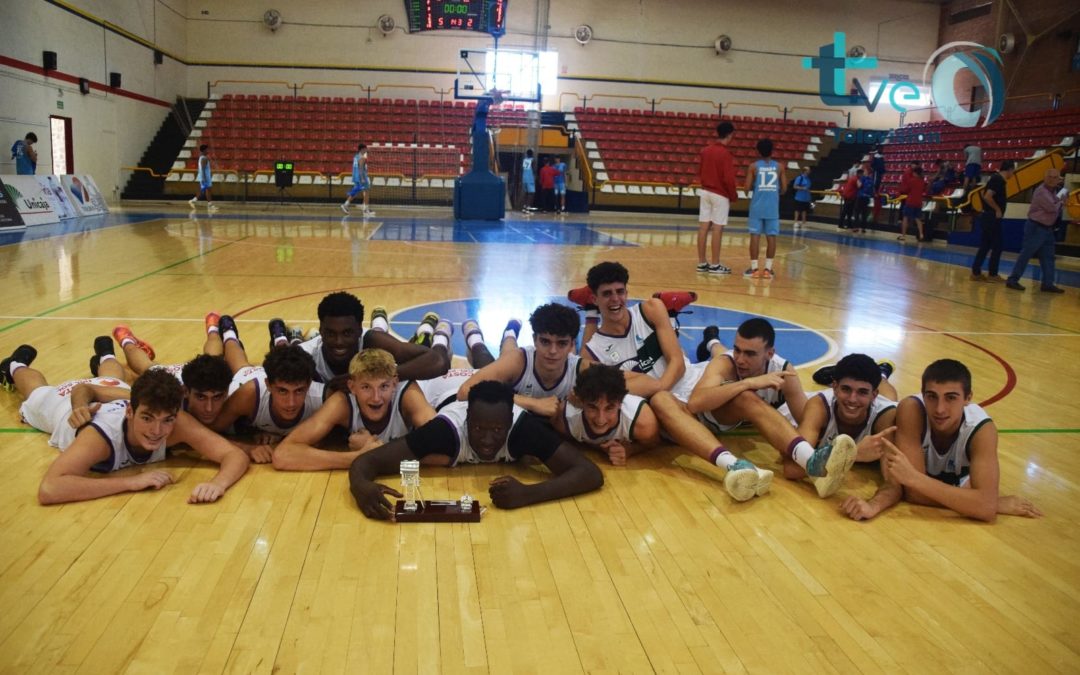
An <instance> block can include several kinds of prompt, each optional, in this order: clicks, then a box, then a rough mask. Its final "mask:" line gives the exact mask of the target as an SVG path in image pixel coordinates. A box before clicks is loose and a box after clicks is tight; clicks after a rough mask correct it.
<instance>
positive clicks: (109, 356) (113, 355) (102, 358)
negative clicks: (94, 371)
mask: <svg viewBox="0 0 1080 675" xmlns="http://www.w3.org/2000/svg"><path fill="white" fill-rule="evenodd" d="M109 359H112V360H113V361H115V360H116V355H115V354H105V355H104V356H102V357H101V358H100V359H98V363H105V362H106V361H108V360H109Z"/></svg>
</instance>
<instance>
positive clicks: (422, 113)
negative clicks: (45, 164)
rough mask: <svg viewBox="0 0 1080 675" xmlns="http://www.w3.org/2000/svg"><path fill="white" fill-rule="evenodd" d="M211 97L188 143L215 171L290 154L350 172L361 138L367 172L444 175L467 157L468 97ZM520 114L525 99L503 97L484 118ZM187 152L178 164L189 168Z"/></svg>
mask: <svg viewBox="0 0 1080 675" xmlns="http://www.w3.org/2000/svg"><path fill="white" fill-rule="evenodd" d="M213 104H214V105H213V106H209V107H208V109H207V110H206V111H204V113H203V119H204V120H205V122H206V123H205V126H202V127H201V128H200V129H199V137H198V138H197V139H193V140H194V141H195V142H194V143H193V145H194V146H196V147H197V146H198V145H199V144H200V143H210V144H211V146H212V147H213V150H212V154H213V157H214V160H215V161H214V167H215V170H235V171H240V172H244V173H253V172H255V171H259V170H264V171H265V170H268V169H270V168H271V167H272V163H273V162H274V161H277V160H281V159H288V160H292V161H293V162H295V163H296V166H297V171H317V172H319V173H323V174H330V175H336V174H348V173H349V171H350V170H351V169H350V167H351V165H352V158H353V155H354V154H355V152H356V145H357V143H359V142H363V143H365V144H366V145H367V146H368V161H369V165H370V166H371V173H372V174H373V175H379V174H401V175H403V176H405V177H407V178H422V177H425V176H429V177H431V176H443V177H446V176H447V175H448V169H447V167H451V171H449V174H450V175H456V174H458V173H460V172H461V171H462V170H464V168H465V167H466V166H467V165H468V163H469V161H470V157H469V147H470V141H469V129H470V127H471V126H472V121H473V114H474V112H475V107H476V103H475V102H474V101H468V102H466V101H429V100H413V99H387V98H382V99H374V98H373V99H368V98H360V99H356V98H345V97H326V96H324V97H321V98H320V97H306V96H297V97H291V96H290V97H284V96H280V95H267V94H261V95H259V94H250V95H245V94H239V95H231V94H225V95H224V96H223V97H221V98H219V99H215V100H214V101H213ZM525 116H526V112H525V109H524V106H522V105H520V104H517V105H510V104H504V105H503V106H500V107H499V108H496V109H494V110H492V111H491V112H490V113H489V115H488V123H489V125H492V126H500V125H501V126H514V125H518V126H521V125H524V124H525ZM414 149H415V150H416V151H415V152H414ZM191 155H192V156H191V157H189V158H186V160H185V161H184V164H185V168H187V169H190V170H194V169H195V168H196V163H197V152H196V153H191Z"/></svg>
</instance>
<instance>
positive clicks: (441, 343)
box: [431, 333, 450, 349]
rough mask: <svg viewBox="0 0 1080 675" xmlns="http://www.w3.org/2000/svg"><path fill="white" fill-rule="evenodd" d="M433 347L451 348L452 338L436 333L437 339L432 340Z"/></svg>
mask: <svg viewBox="0 0 1080 675" xmlns="http://www.w3.org/2000/svg"><path fill="white" fill-rule="evenodd" d="M431 346H432V347H446V348H447V349H449V348H450V336H449V335H447V334H446V333H435V337H433V338H431Z"/></svg>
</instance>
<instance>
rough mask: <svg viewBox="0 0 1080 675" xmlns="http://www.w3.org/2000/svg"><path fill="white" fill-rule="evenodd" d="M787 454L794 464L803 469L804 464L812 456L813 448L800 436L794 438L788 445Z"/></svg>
mask: <svg viewBox="0 0 1080 675" xmlns="http://www.w3.org/2000/svg"><path fill="white" fill-rule="evenodd" d="M788 454H789V455H791V458H792V459H793V460H795V463H796V464H798V465H799V466H801V467H802V468H803V469H805V468H806V463H807V462H809V461H810V458H811V457H813V456H814V446H812V445H810V444H809V443H807V442H806V439H805V438H803V437H802V436H796V437H795V439H794V440H793V441H791V443H790V444H789V445H788Z"/></svg>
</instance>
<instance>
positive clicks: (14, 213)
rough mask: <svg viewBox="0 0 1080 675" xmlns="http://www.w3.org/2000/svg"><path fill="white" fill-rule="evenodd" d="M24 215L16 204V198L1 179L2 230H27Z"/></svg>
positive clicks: (0, 224)
mask: <svg viewBox="0 0 1080 675" xmlns="http://www.w3.org/2000/svg"><path fill="white" fill-rule="evenodd" d="M25 229H26V225H25V224H24V223H23V219H22V216H20V215H19V209H18V208H17V207H16V206H15V202H14V200H12V199H11V196H10V195H8V193H7V190H6V189H5V188H4V181H3V179H0V230H25Z"/></svg>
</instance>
